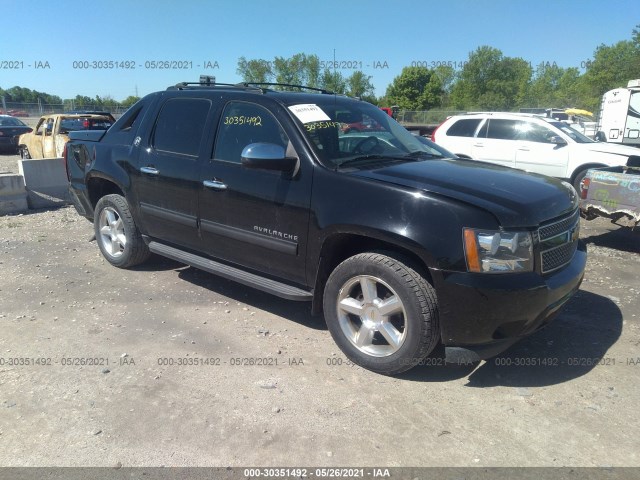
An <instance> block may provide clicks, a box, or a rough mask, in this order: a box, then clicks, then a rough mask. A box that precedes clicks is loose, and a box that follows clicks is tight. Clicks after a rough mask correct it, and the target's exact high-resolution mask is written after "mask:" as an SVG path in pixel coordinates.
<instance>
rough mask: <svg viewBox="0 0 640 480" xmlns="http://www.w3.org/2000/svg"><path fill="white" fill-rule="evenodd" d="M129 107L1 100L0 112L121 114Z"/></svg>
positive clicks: (5, 113) (27, 115) (26, 115)
mask: <svg viewBox="0 0 640 480" xmlns="http://www.w3.org/2000/svg"><path fill="white" fill-rule="evenodd" d="M127 108H129V107H125V106H122V105H116V106H114V105H101V104H92V105H77V104H74V102H65V103H22V102H1V103H0V114H4V115H7V114H8V115H13V116H14V117H40V116H41V115H47V114H51V113H65V112H71V111H78V110H81V111H84V110H88V111H100V112H110V113H111V114H112V115H113V116H116V117H117V116H119V115H122V114H123V113H124V112H125V111H126V110H127Z"/></svg>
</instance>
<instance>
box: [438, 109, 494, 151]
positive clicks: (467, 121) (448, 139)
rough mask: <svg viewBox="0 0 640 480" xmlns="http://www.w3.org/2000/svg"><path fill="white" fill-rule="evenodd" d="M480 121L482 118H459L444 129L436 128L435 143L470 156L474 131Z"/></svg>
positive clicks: (473, 141)
mask: <svg viewBox="0 0 640 480" xmlns="http://www.w3.org/2000/svg"><path fill="white" fill-rule="evenodd" d="M481 123H482V118H480V117H477V118H461V119H458V120H456V121H455V122H454V123H453V124H452V125H451V126H450V127H449V128H448V129H447V130H446V131H444V132H442V133H440V132H439V131H438V130H436V133H435V139H436V143H438V144H440V145H442V146H443V147H444V148H446V149H447V150H450V151H451V152H453V153H455V154H456V155H462V156H466V157H471V158H473V157H472V148H473V144H474V143H475V140H476V139H475V138H474V136H475V133H476V131H477V130H478V128H479V127H480V124H481Z"/></svg>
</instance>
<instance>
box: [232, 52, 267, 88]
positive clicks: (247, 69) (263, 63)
mask: <svg viewBox="0 0 640 480" xmlns="http://www.w3.org/2000/svg"><path fill="white" fill-rule="evenodd" d="M236 73H237V74H238V75H240V77H241V78H242V81H243V82H255V83H267V82H272V81H273V70H272V69H271V63H270V62H268V61H267V60H263V59H253V60H247V59H246V58H245V57H240V58H239V59H238V68H237V69H236Z"/></svg>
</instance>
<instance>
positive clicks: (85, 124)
mask: <svg viewBox="0 0 640 480" xmlns="http://www.w3.org/2000/svg"><path fill="white" fill-rule="evenodd" d="M90 125H91V124H90V123H89V120H85V121H84V122H82V126H83V127H84V128H87V129H88V128H89V126H90Z"/></svg>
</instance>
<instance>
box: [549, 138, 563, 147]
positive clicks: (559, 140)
mask: <svg viewBox="0 0 640 480" xmlns="http://www.w3.org/2000/svg"><path fill="white" fill-rule="evenodd" d="M549 143H554V144H556V145H558V146H561V145H566V144H567V142H566V140H565V139H564V138H562V137H561V136H559V135H554V136H553V137H551V138H549Z"/></svg>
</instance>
